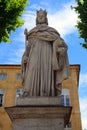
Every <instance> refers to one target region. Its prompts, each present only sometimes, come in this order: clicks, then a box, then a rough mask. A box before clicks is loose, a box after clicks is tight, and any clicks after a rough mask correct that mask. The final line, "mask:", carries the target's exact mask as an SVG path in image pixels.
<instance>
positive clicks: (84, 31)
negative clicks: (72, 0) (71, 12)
mask: <svg viewBox="0 0 87 130" xmlns="http://www.w3.org/2000/svg"><path fill="white" fill-rule="evenodd" d="M76 2H77V6H76V7H74V8H75V11H76V12H77V13H78V18H79V20H78V21H77V28H78V31H79V36H80V38H83V39H84V42H83V43H81V45H82V47H84V48H85V49H87V0H76Z"/></svg>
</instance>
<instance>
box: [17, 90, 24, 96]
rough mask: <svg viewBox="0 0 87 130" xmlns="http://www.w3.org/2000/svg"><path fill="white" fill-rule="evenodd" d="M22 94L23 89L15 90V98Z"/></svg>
mask: <svg viewBox="0 0 87 130" xmlns="http://www.w3.org/2000/svg"><path fill="white" fill-rule="evenodd" d="M22 94H23V89H17V90H16V97H19V96H21V95H22Z"/></svg>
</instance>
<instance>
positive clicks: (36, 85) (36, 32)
mask: <svg viewBox="0 0 87 130" xmlns="http://www.w3.org/2000/svg"><path fill="white" fill-rule="evenodd" d="M27 40H28V45H27V47H26V50H25V52H24V55H23V57H22V77H23V80H22V83H23V86H24V91H25V92H28V93H29V96H55V93H56V92H55V91H56V88H57V86H58V84H60V83H62V81H63V80H65V79H67V78H68V76H69V63H68V57H67V45H66V44H65V42H64V40H63V39H62V38H61V37H60V35H59V33H58V32H57V31H56V30H55V29H53V28H51V27H49V26H47V25H37V26H36V27H35V28H33V29H32V30H31V31H30V32H29V33H28V34H27ZM25 59H26V60H25ZM25 61H26V62H25Z"/></svg>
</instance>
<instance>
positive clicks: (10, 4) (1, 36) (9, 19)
mask: <svg viewBox="0 0 87 130" xmlns="http://www.w3.org/2000/svg"><path fill="white" fill-rule="evenodd" d="M26 5H27V0H0V42H2V41H3V42H10V39H9V36H10V33H11V31H15V30H16V28H17V27H19V26H22V25H23V23H24V20H23V19H22V18H21V15H22V14H23V12H24V9H25V7H26Z"/></svg>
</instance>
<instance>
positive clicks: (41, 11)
mask: <svg viewBox="0 0 87 130" xmlns="http://www.w3.org/2000/svg"><path fill="white" fill-rule="evenodd" d="M40 13H43V14H44V15H45V16H47V12H46V10H42V9H40V10H37V15H39V14H40Z"/></svg>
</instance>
